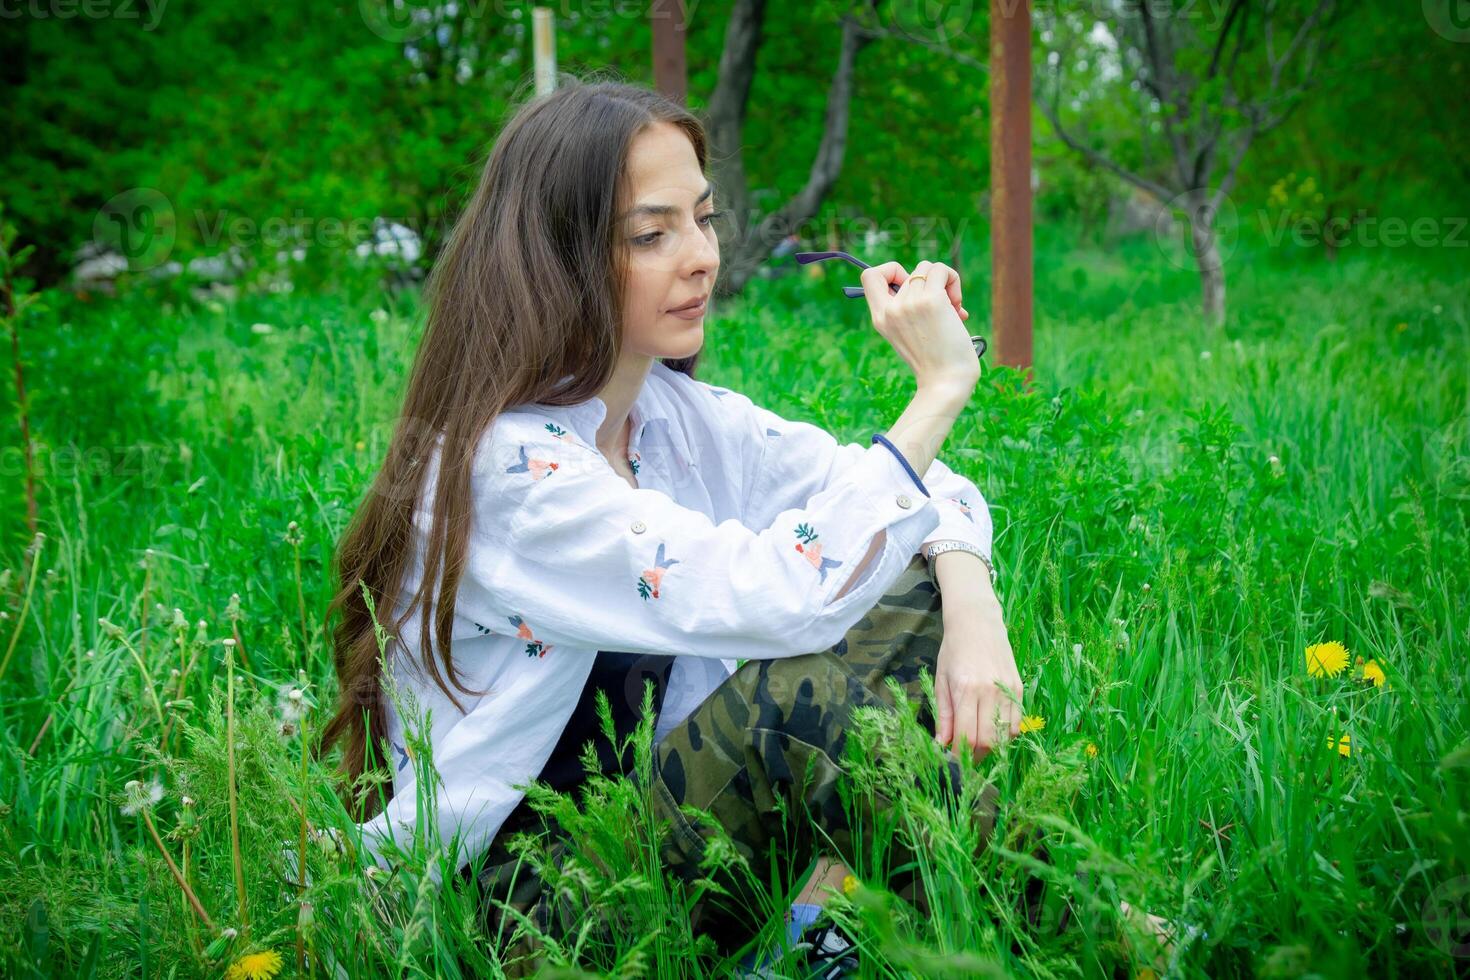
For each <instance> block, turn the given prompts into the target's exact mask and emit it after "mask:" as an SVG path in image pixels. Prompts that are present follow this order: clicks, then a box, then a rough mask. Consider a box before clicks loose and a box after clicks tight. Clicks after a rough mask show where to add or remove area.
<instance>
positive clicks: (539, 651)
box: [506, 616, 551, 657]
mask: <svg viewBox="0 0 1470 980" xmlns="http://www.w3.org/2000/svg"><path fill="white" fill-rule="evenodd" d="M506 619H509V620H510V624H511V625H512V626H514V627H515V628H516V636H517V638H519V639H522V640H525V641H526V656H528V657H544V656H546V654H547V653H548V652H550V650H551V644H549V643H543V642H541V641H540V640H538V639H536V637H535V636H534V635H533V634H532V633H531V627H530V626H529V625H528V624H527V623H526V621H525V619H523V618H522V617H520V616H507V617H506Z"/></svg>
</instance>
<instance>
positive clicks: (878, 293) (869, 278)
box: [858, 262, 924, 323]
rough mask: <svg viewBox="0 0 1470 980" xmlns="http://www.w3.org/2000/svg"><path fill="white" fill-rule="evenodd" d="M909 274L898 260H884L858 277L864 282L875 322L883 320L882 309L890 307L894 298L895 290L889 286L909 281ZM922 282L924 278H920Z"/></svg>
mask: <svg viewBox="0 0 1470 980" xmlns="http://www.w3.org/2000/svg"><path fill="white" fill-rule="evenodd" d="M908 278H909V274H908V273H907V272H905V271H904V269H903V266H901V265H899V264H898V263H897V262H884V263H883V264H882V265H873V266H869V267H868V268H866V269H864V270H863V272H862V275H860V276H859V277H858V279H859V281H860V282H862V284H863V296H864V297H866V298H867V301H868V312H869V314H871V316H872V318H873V322H874V323H880V322H882V321H881V320H880V319H879V313H880V311H882V310H884V309H886V308H887V307H888V303H889V302H890V301H891V300H892V299H893V291H892V290H890V289H889V288H888V287H889V286H890V285H891V284H893V283H897V284H898V285H899V286H902V285H903V284H904V283H905V282H907V281H908ZM919 281H920V282H921V283H922V282H923V281H924V280H922V279H921V280H919Z"/></svg>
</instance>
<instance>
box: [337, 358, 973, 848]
mask: <svg viewBox="0 0 1470 980" xmlns="http://www.w3.org/2000/svg"><path fill="white" fill-rule="evenodd" d="M606 414H607V406H606V404H605V403H604V402H603V401H602V400H601V399H600V398H595V397H594V398H592V399H589V400H587V401H585V402H582V403H580V404H578V405H571V406H551V405H541V404H535V405H522V406H517V407H516V408H515V409H513V410H511V411H507V412H504V413H502V414H501V415H500V416H499V417H498V418H497V419H496V420H495V422H494V423H493V424H492V425H491V427H490V429H489V431H488V432H487V433H486V435H485V436H484V437H483V438H482V440H481V442H480V443H479V445H478V447H477V449H476V456H475V464H474V468H473V471H472V477H471V492H472V498H473V505H472V516H471V526H470V529H469V545H468V555H467V560H466V566H465V570H464V574H463V577H462V578H461V580H460V584H459V589H458V594H457V604H456V607H455V617H454V629H453V633H452V642H453V657H454V662H455V664H456V665H457V667H458V668H459V670H460V671H461V677H462V679H463V681H464V683H465V684H466V686H468V687H470V688H471V689H474V690H488V692H489V693H487V694H485V695H483V696H481V697H478V698H475V697H471V696H468V695H465V694H463V693H459V692H456V694H457V696H458V697H459V699H460V702H461V704H463V705H464V707H465V709H466V710H465V711H464V712H461V711H460V710H459V709H458V708H456V707H455V705H454V704H453V703H452V702H451V701H450V700H449V699H448V698H447V697H446V696H445V695H444V693H443V691H441V690H440V689H439V688H438V686H437V685H436V684H434V683H433V681H432V679H430V678H429V677H427V676H426V675H425V673H424V671H423V668H422V665H421V664H420V663H419V636H418V613H415V614H414V616H412V617H411V621H410V622H409V623H407V624H405V627H404V629H403V632H402V635H401V636H399V637H398V638H397V639H398V642H390V643H389V644H388V647H387V651H386V654H387V656H386V657H385V659H386V660H387V662H388V663H389V666H390V669H391V677H390V678H389V679H388V680H389V681H390V684H391V686H392V687H394V688H395V689H396V691H397V692H398V696H399V698H400V699H401V700H403V701H404V703H405V704H407V705H409V706H410V707H409V709H408V713H409V715H410V716H411V717H412V716H417V715H418V714H419V713H420V712H424V711H427V712H428V724H427V725H426V726H425V728H426V734H427V735H428V741H429V745H430V746H431V747H432V750H433V752H432V754H433V768H434V771H435V772H436V773H437V775H438V779H439V785H438V786H437V787H435V788H434V789H433V790H429V791H427V795H431V796H433V799H434V803H435V809H436V813H435V817H436V823H437V825H438V830H439V832H440V840H441V841H442V842H443V843H444V844H445V845H446V846H447V845H449V844H450V842H451V840H452V839H453V838H454V836H455V833H456V832H458V834H459V851H458V854H457V865H458V866H459V867H463V865H464V864H466V863H467V862H468V861H469V860H470V859H471V858H472V857H473V856H474V855H476V854H478V853H480V852H481V851H483V850H484V849H485V848H486V847H488V846H489V844H490V842H491V841H492V840H493V838H494V836H495V834H496V832H497V831H498V830H499V828H500V826H501V824H502V823H503V822H504V820H505V818H506V817H507V816H508V815H509V814H510V812H511V811H512V809H513V808H514V807H515V806H516V804H517V803H518V802H520V800H521V798H522V797H523V796H524V791H523V790H520V789H517V788H516V786H517V784H524V783H529V782H530V781H532V780H533V779H534V778H535V777H536V776H537V775H538V774H539V773H540V771H541V768H542V766H543V765H544V764H545V762H546V761H547V759H548V758H549V756H550V754H551V752H552V750H553V748H554V747H555V745H556V743H557V740H558V738H559V737H560V735H561V733H562V729H563V728H564V727H565V726H566V724H567V721H568V719H569V718H570V717H571V715H572V711H573V709H574V707H575V706H576V704H577V701H578V699H579V697H580V696H581V693H582V688H583V686H584V685H585V683H586V680H587V677H588V675H589V673H590V671H591V668H592V664H593V660H594V658H595V656H596V654H597V651H598V650H604V649H605V650H618V651H624V652H630V653H652V654H675V655H676V659H675V661H674V666H673V670H672V673H671V675H670V677H669V683H668V687H667V689H666V691H665V697H664V704H663V708H662V711H661V712H660V714H659V717H658V720H657V728H656V730H655V736H654V737H655V738H656V739H662V738H663V736H664V735H665V734H666V733H667V732H668V731H669V730H670V729H671V728H673V727H674V726H675V725H677V724H679V722H681V721H683V720H684V719H685V718H686V717H688V715H689V714H690V713H691V712H692V711H693V710H694V709H695V708H696V707H698V706H699V704H700V703H701V702H702V701H703V700H704V699H705V698H706V697H708V696H709V694H710V693H711V692H712V691H713V690H714V689H715V688H716V687H717V686H718V685H719V684H720V683H721V682H722V681H723V680H725V678H726V677H728V676H729V675H730V674H731V673H733V672H734V670H735V668H736V666H737V661H738V660H740V659H772V658H778V657H794V656H799V655H801V654H805V653H811V652H814V651H817V650H822V649H825V648H827V647H830V646H832V645H833V644H835V643H837V642H838V641H839V640H840V639H842V637H843V635H844V634H846V632H847V631H848V630H849V629H850V628H852V626H853V625H854V624H856V623H857V621H858V620H859V619H860V618H861V617H862V616H863V614H864V613H865V612H866V611H867V610H868V609H870V608H871V607H872V606H873V604H874V603H876V602H877V601H878V600H879V598H881V597H882V595H883V593H884V592H885V591H886V590H887V589H888V588H889V587H890V586H891V585H892V584H893V582H894V581H895V579H896V578H897V577H898V575H899V574H900V573H901V572H902V571H903V569H904V568H905V567H906V566H907V565H908V563H909V561H910V560H911V559H912V558H913V556H914V555H915V554H916V553H917V552H918V550H919V548H920V547H921V546H922V545H924V544H926V543H928V542H930V541H935V540H939V539H945V538H953V539H958V540H962V541H967V542H970V543H972V544H974V545H976V546H977V547H978V548H979V549H980V550H981V551H982V552H983V553H984V554H985V555H986V557H987V558H988V557H989V556H990V553H991V538H992V526H991V520H990V512H989V509H988V508H987V506H986V503H985V500H984V498H983V497H982V496H981V494H980V491H979V490H978V489H977V488H976V487H975V485H974V484H973V483H971V482H970V481H969V480H967V479H965V478H964V477H962V476H960V475H958V474H956V473H955V472H953V471H952V470H951V469H950V468H949V467H948V466H946V465H945V464H944V463H942V462H940V461H939V460H935V461H934V463H933V464H932V465H931V466H930V468H929V469H928V471H926V472H925V474H924V476H923V485H922V486H920V485H919V484H918V483H917V482H916V480H915V479H914V477H913V476H912V475H911V471H910V470H909V469H908V468H907V466H906V465H905V464H903V463H901V462H900V461H899V458H898V456H897V455H896V454H895V452H894V451H892V450H891V449H889V448H888V447H887V446H885V445H882V444H879V443H874V444H872V445H869V446H861V445H858V444H856V443H850V444H847V445H842V444H839V443H838V442H837V441H836V440H835V439H834V438H833V437H832V436H831V435H829V434H828V433H827V432H826V431H825V430H823V429H822V428H820V427H819V426H815V425H811V424H808V423H805V422H795V421H789V420H787V419H783V418H781V417H780V416H778V415H776V414H774V413H773V412H770V411H768V410H766V409H764V408H761V407H760V406H757V405H755V404H754V403H752V402H751V400H750V399H749V398H747V397H745V396H744V395H742V394H739V393H738V392H735V391H731V390H728V389H725V388H720V387H716V386H712V385H709V384H706V383H705V382H703V381H697V380H695V379H692V378H690V377H689V376H688V375H686V374H683V373H682V372H679V371H675V370H674V369H672V368H669V367H667V366H666V365H664V364H662V363H661V362H659V361H657V360H655V361H654V362H653V366H652V368H651V370H650V371H649V374H648V377H647V378H646V380H645V382H644V386H643V388H642V390H641V391H640V393H639V395H638V398H637V400H636V401H635V403H634V405H633V407H632V409H631V417H632V423H633V424H632V430H631V435H630V438H629V443H628V461H629V465H630V467H631V468H632V470H633V471H634V474H635V479H636V481H637V483H638V487H637V488H636V489H635V488H634V487H632V486H630V485H629V484H628V482H627V481H626V480H625V479H624V477H622V476H620V475H619V474H618V473H617V472H616V471H615V470H613V468H612V467H611V466H610V465H609V463H608V461H607V459H606V458H605V457H604V456H603V455H602V453H601V452H600V451H599V450H598V449H597V448H596V434H597V429H598V427H599V426H600V425H601V424H602V421H603V419H604V417H605V416H606ZM437 461H438V456H437V450H436V451H435V452H434V454H433V455H432V456H431V458H430V460H429V463H428V467H429V469H428V474H427V477H426V483H425V492H424V494H423V496H422V497H421V498H420V503H419V508H418V513H417V516H416V519H415V521H416V528H415V536H414V538H415V548H416V552H417V554H416V557H415V559H414V560H413V561H412V562H410V570H409V573H408V581H406V583H405V588H404V591H403V593H402V594H403V595H404V596H411V595H412V594H413V593H414V591H416V590H417V588H418V585H419V580H420V576H421V575H422V554H423V551H422V549H423V541H424V534H425V532H426V531H427V529H428V526H429V515H430V514H431V512H432V511H431V508H432V500H433V493H434V488H435V478H436V476H437ZM879 535H883V542H882V547H881V550H879V551H877V552H876V553H875V555H874V557H873V559H872V560H871V561H870V562H869V563H868V565H867V567H866V568H865V569H864V570H863V571H862V573H861V575H860V577H859V578H858V580H857V581H856V582H855V583H852V584H851V585H850V587H848V588H847V591H846V593H845V594H843V595H842V596H841V597H840V598H836V599H834V597H835V596H837V594H838V593H839V592H841V591H842V590H843V588H844V587H846V586H849V582H848V580H849V579H850V578H852V577H853V570H854V569H855V568H856V567H857V566H858V565H859V564H860V563H861V561H862V559H863V557H864V556H865V555H866V554H867V552H868V549H869V546H870V544H872V542H873V540H874V538H875V537H877V536H879ZM974 565H975V570H976V574H980V575H983V574H987V573H986V571H985V568H984V566H983V565H981V564H980V563H979V562H975V563H974ZM398 611H401V607H400V609H399V610H398ZM380 619H382V621H384V622H386V621H387V620H386V619H385V618H383V617H381V616H380ZM436 654H437V651H436ZM608 693H609V697H614V696H617V693H618V692H608ZM622 693H623V695H624V696H626V697H628V698H629V699H630V700H631V703H632V704H633V705H635V706H636V705H637V704H638V703H640V702H641V700H642V695H643V692H642V689H641V686H640V689H639V690H636V691H632V690H630V691H627V692H622ZM384 700H385V702H387V703H386V704H385V708H386V709H387V714H388V739H389V742H390V743H391V748H392V752H393V757H392V760H391V763H392V767H393V769H394V784H393V799H392V800H391V801H390V802H389V804H388V805H387V807H386V808H385V809H384V810H383V812H382V813H380V814H379V815H378V816H377V817H375V818H373V819H372V820H370V821H367V822H366V823H364V824H363V825H362V829H363V831H364V843H365V845H366V846H367V848H368V850H369V851H370V852H371V856H372V857H373V859H374V860H375V861H376V862H377V863H378V864H380V865H381V866H383V867H385V868H387V867H389V864H388V862H387V861H386V859H385V858H383V856H382V855H381V852H380V847H381V838H382V837H383V836H394V837H396V838H397V839H398V840H399V841H400V843H402V844H404V845H405V846H406V845H407V840H405V838H404V837H403V836H402V835H405V834H408V835H411V834H413V833H414V831H415V824H416V821H417V819H418V812H419V811H418V806H417V800H416V797H417V795H418V788H417V787H416V786H415V767H414V766H413V765H412V763H411V759H410V756H409V752H408V745H407V742H406V740H405V738H404V725H405V719H404V718H403V717H401V716H400V711H399V709H398V707H397V706H395V705H394V704H393V703H392V701H391V699H389V698H387V697H385V699H384Z"/></svg>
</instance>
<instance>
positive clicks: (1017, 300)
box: [990, 0, 1032, 388]
mask: <svg viewBox="0 0 1470 980" xmlns="http://www.w3.org/2000/svg"><path fill="white" fill-rule="evenodd" d="M990 108H991V120H990V188H991V198H990V199H991V205H990V217H991V232H990V243H991V252H990V270H991V280H990V300H991V332H992V334H993V335H994V339H993V340H992V341H991V344H992V350H993V352H994V355H995V363H997V364H1008V365H1011V366H1014V367H1019V368H1022V369H1023V370H1024V374H1025V379H1026V385H1027V387H1028V388H1029V387H1030V385H1031V316H1032V305H1031V294H1032V241H1031V234H1032V229H1031V220H1032V219H1031V213H1032V212H1031V0H990Z"/></svg>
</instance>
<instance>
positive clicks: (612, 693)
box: [496, 650, 674, 837]
mask: <svg viewBox="0 0 1470 980" xmlns="http://www.w3.org/2000/svg"><path fill="white" fill-rule="evenodd" d="M673 666H674V658H673V656H671V655H658V654H651V653H620V652H618V651H615V650H599V651H597V657H596V659H595V660H594V661H593V663H592V672H591V673H590V674H588V676H587V683H586V684H584V685H583V687H582V694H581V696H580V697H579V698H578V699H577V707H576V708H575V709H573V711H572V717H571V720H570V721H568V722H567V726H566V728H565V729H563V730H562V733H561V738H560V739H558V740H557V743H556V747H555V748H553V749H552V750H551V756H550V757H549V758H548V759H547V760H546V764H545V765H544V766H542V767H541V772H540V774H539V775H538V776H537V777H536V778H537V779H538V780H540V781H541V782H543V783H547V784H548V785H550V786H551V788H552V789H554V790H556V791H557V792H559V793H571V792H572V790H573V789H574V788H576V787H578V786H581V785H582V783H583V782H585V781H586V779H587V774H586V771H585V770H584V769H583V768H582V761H581V759H580V756H581V754H582V746H584V745H585V744H586V743H587V742H588V740H589V739H590V740H591V741H592V743H593V744H594V745H595V746H596V748H597V758H598V762H599V763H600V765H601V771H602V774H603V775H605V776H609V777H611V776H614V775H618V774H621V775H631V774H632V772H633V746H632V745H631V744H630V745H629V746H628V748H627V751H626V752H624V753H623V756H622V758H618V757H617V755H616V753H614V751H613V746H612V745H611V744H609V743H608V740H607V738H606V737H605V736H604V735H603V734H602V725H601V723H600V722H599V721H598V719H597V696H596V692H597V691H598V690H599V689H601V690H603V691H606V692H607V702H608V707H609V708H611V709H612V720H613V731H614V732H615V733H616V735H617V740H618V742H619V743H621V742H622V741H623V740H625V739H627V738H628V736H630V735H632V734H633V730H634V729H635V728H637V727H638V709H639V707H640V705H641V704H642V702H643V689H644V687H645V686H646V680H647V679H649V678H651V679H652V680H653V685H654V691H653V712H654V716H655V717H657V716H658V713H659V711H661V710H662V708H663V703H664V694H665V692H666V691H667V690H668V687H669V674H670V672H671V671H672V670H673ZM537 819H538V815H537V814H536V812H535V811H534V810H532V809H531V807H530V804H529V803H527V802H526V800H524V799H522V800H521V801H520V802H519V803H518V804H516V808H515V809H514V810H512V811H511V813H510V816H508V817H506V819H505V823H503V824H501V827H500V830H499V831H497V832H496V837H502V836H508V835H509V834H511V833H514V832H515V831H517V830H526V829H530V828H531V827H533V826H534V824H535V821H536V820H537Z"/></svg>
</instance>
